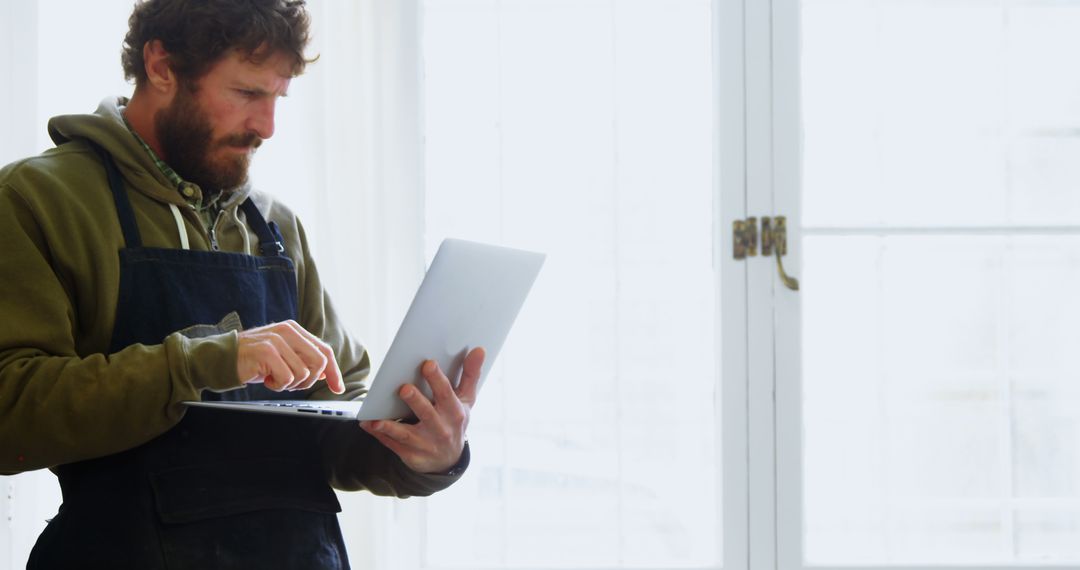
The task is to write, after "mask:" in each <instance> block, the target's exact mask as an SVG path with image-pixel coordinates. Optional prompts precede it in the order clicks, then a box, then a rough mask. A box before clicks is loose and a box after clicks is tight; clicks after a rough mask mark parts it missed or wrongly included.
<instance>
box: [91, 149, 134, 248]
mask: <svg viewBox="0 0 1080 570" xmlns="http://www.w3.org/2000/svg"><path fill="white" fill-rule="evenodd" d="M87 142H89V143H90V146H91V147H92V148H93V149H94V151H95V152H97V154H98V156H100V157H101V162H102V163H103V164H104V165H105V174H106V175H107V176H108V177H109V190H111V191H112V195H113V201H114V202H116V215H117V217H119V218H120V230H121V231H122V232H123V233H124V243H125V244H126V245H127V247H129V248H140V247H142V238H141V237H139V226H138V225H136V224H135V212H134V210H132V209H131V202H130V201H129V200H128V195H127V190H125V189H124V182H123V178H122V177H121V176H120V171H119V170H118V169H117V168H116V163H114V162H113V159H112V157H111V156H109V153H108V152H106V151H105V149H103V148H101V146H99V145H98V144H96V143H94V142H91V141H89V140H88V141H87Z"/></svg>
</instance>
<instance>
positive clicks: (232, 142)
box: [216, 133, 263, 150]
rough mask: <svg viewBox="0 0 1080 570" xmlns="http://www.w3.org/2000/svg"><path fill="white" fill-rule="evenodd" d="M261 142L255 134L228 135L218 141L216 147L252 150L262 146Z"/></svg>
mask: <svg viewBox="0 0 1080 570" xmlns="http://www.w3.org/2000/svg"><path fill="white" fill-rule="evenodd" d="M262 143H263V140H262V139H261V138H260V137H259V135H257V134H255V133H244V134H237V135H228V136H225V137H223V138H222V139H221V140H219V141H218V143H217V145H216V146H219V147H223V146H235V147H250V148H251V149H252V150H254V149H257V148H259V147H260V146H262Z"/></svg>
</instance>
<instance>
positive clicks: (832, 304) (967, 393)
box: [802, 0, 1080, 565]
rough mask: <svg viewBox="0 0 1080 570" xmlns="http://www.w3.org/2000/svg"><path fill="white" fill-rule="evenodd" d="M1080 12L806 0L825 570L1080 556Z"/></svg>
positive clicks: (927, 1)
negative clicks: (1079, 70)
mask: <svg viewBox="0 0 1080 570" xmlns="http://www.w3.org/2000/svg"><path fill="white" fill-rule="evenodd" d="M1077 25H1080V2H1077V1H1074V0H1055V1H1053V2H1042V1H1025V0H1007V1H1003V2H1002V1H990V0H804V1H803V2H802V41H803V52H802V79H803V83H802V104H803V117H804V127H805V139H804V144H805V154H804V173H805V176H804V180H803V204H804V207H805V210H804V212H803V216H802V221H803V231H804V236H805V239H804V244H803V245H804V246H805V247H804V249H805V257H804V273H805V278H804V284H805V287H804V290H803V295H804V296H803V297H802V301H803V311H804V313H803V317H804V318H803V348H804V353H803V359H804V360H803V366H804V370H803V390H804V438H805V446H804V457H803V463H804V470H805V481H804V494H803V496H804V507H805V518H804V521H805V556H806V559H807V561H809V562H811V563H815V564H847V563H858V564H870V565H873V564H894V563H895V564H901V563H907V564H923V563H925V564H941V563H944V564H949V563H956V564H989V563H1005V564H1008V563H1038V562H1067V563H1075V562H1077V561H1080V528H1078V525H1077V521H1078V519H1080V485H1077V484H1075V483H1074V482H1075V481H1077V480H1080V479H1078V476H1080V457H1078V456H1080V433H1078V429H1080V424H1078V422H1077V421H1076V420H1075V419H1074V418H1075V417H1076V414H1075V410H1076V409H1077V403H1078V402H1077V400H1078V397H1080V391H1078V390H1077V389H1075V388H1074V387H1073V385H1074V384H1076V379H1077V378H1076V375H1077V372H1076V370H1078V366H1077V365H1078V364H1080V362H1077V360H1078V358H1077V356H1076V355H1077V352H1076V350H1074V348H1073V347H1075V346H1077V343H1078V342H1080V333H1078V332H1077V331H1075V330H1074V329H1075V326H1074V323H1076V322H1077V321H1078V320H1080V302H1077V301H1075V300H1074V299H1073V297H1074V296H1072V294H1071V289H1072V288H1073V287H1074V285H1073V284H1074V283H1075V282H1076V279H1077V278H1078V277H1080V269H1077V267H1080V264H1078V263H1077V262H1078V257H1080V231H1078V230H1076V229H1075V228H1070V227H1068V226H1069V225H1072V226H1075V224H1076V221H1075V220H1076V219H1077V214H1078V213H1080V211H1078V210H1080V197H1078V194H1077V193H1076V192H1075V182H1076V179H1077V174H1080V173H1078V172H1077V171H1076V169H1077V167H1076V160H1075V156H1076V152H1077V151H1078V150H1080V148H1078V144H1080V137H1078V136H1077V135H1078V134H1080V122H1078V121H1080V98H1078V97H1077V95H1078V94H1080V80H1078V79H1077V78H1076V74H1075V73H1070V72H1069V71H1068V69H1069V66H1070V64H1071V60H1070V57H1069V55H1068V54H1070V53H1072V52H1074V51H1075V50H1076V48H1078V47H1080V39H1078V36H1077V35H1076V34H1075V30H1076V29H1077ZM1063 226H1064V227H1063Z"/></svg>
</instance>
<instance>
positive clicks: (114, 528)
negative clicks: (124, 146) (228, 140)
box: [27, 149, 348, 569]
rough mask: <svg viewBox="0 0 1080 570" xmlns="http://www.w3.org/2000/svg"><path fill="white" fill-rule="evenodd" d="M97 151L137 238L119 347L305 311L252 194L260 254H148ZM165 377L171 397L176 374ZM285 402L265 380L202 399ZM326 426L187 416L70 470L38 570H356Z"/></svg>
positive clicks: (248, 207)
mask: <svg viewBox="0 0 1080 570" xmlns="http://www.w3.org/2000/svg"><path fill="white" fill-rule="evenodd" d="M98 152H99V154H101V155H102V160H103V161H104V163H105V169H106V172H107V174H108V179H109V187H110V188H111V190H112V193H113V198H114V199H115V202H116V211H117V214H118V217H119V219H120V226H121V228H122V230H123V235H124V241H125V244H126V249H122V250H120V252H119V254H120V291H119V302H118V304H117V313H116V326H115V329H114V330H113V336H112V343H111V347H110V348H109V352H110V353H113V352H116V351H119V350H121V349H123V348H125V347H127V346H130V345H132V344H135V343H142V344H147V345H153V344H160V343H161V342H162V339H164V338H165V337H166V336H168V335H169V334H171V333H173V332H176V331H180V330H184V329H187V328H189V327H192V326H193V325H201V324H213V323H219V322H221V321H222V319H223V317H225V316H226V315H229V314H231V313H234V312H235V313H236V314H237V315H239V317H240V321H241V323H242V324H243V326H244V327H246V328H252V327H257V326H261V325H264V324H268V323H272V322H279V321H283V320H286V319H295V318H296V317H297V307H296V305H297V293H296V274H295V271H294V269H293V263H292V260H291V259H289V257H288V256H287V255H285V252H284V248H283V247H282V245H281V244H282V239H281V235H280V232H279V231H278V229H277V227H276V226H275V225H274V224H273V223H270V224H267V222H266V220H265V219H264V218H263V216H262V215H261V214H260V213H259V211H258V209H256V208H255V206H254V205H253V204H252V203H251V200H250V199H249V200H247V201H245V202H244V203H243V204H242V205H241V208H243V210H244V213H245V215H246V217H247V223H248V224H249V225H250V226H251V228H252V230H254V231H255V233H256V234H257V235H258V236H259V250H260V255H259V256H250V255H244V254H239V253H223V252H210V251H189V250H177V249H163V248H147V247H143V246H142V242H141V239H140V237H139V230H138V227H137V226H136V224H135V216H134V213H133V211H132V209H131V204H130V202H129V201H128V197H127V193H126V191H125V190H124V187H123V184H122V181H121V177H120V173H119V171H118V170H117V168H116V166H115V165H114V164H113V162H112V159H111V158H110V157H109V156H108V155H107V154H105V153H104V151H102V150H101V149H98ZM160 381H161V383H162V386H163V388H162V389H163V390H165V389H166V386H167V384H168V380H167V379H165V378H161V379H160ZM291 396H293V397H295V394H292V395H291ZM288 397H290V394H288V393H276V392H273V391H271V390H268V389H267V388H265V387H263V385H262V384H253V385H249V386H247V387H246V388H243V389H239V390H232V391H228V392H223V393H215V392H210V391H204V392H203V396H202V398H203V400H262V399H276V398H288ZM109 413H116V414H123V413H126V412H125V410H122V409H117V410H112V411H111V412H109ZM103 421H104V420H103ZM317 422H318V420H309V419H307V418H290V417H278V416H264V415H262V414H245V413H237V412H228V411H220V410H207V409H197V408H189V409H188V410H187V412H186V413H185V415H184V418H183V419H182V420H181V421H180V423H179V424H177V425H176V426H175V427H173V428H172V429H171V430H169V431H168V432H166V433H165V434H163V435H161V436H159V437H157V438H156V439H154V440H151V441H150V442H148V443H146V444H144V445H142V446H139V447H137V448H134V449H131V450H128V451H125V452H122V453H118V454H115V455H110V456H107V457H102V458H98V459H92V460H88V461H82V462H78V463H72V464H68V465H62V466H59V467H57V468H56V469H55V472H56V474H57V476H58V478H59V480H60V487H61V490H62V491H63V504H62V505H61V507H60V510H59V513H58V514H57V515H56V517H55V518H53V519H52V521H51V522H50V523H49V525H48V526H47V527H46V529H45V531H44V532H43V533H42V534H41V536H40V537H39V538H38V541H37V544H36V545H35V546H34V549H33V552H31V555H30V560H29V563H28V565H27V567H28V568H32V569H37V568H140V569H144V568H145V569H157V568H161V569H164V568H169V569H186V568H198V569H209V568H304V569H308V568H335V569H337V568H348V560H347V558H346V554H345V546H344V543H343V541H342V538H341V530H340V528H339V527H338V522H337V516H336V513H337V512H339V511H340V510H341V507H340V505H339V504H338V501H337V497H336V496H335V495H334V492H333V490H332V489H331V488H330V486H329V485H328V484H327V481H326V477H325V475H324V473H323V470H322V462H321V457H320V454H319V451H318V445H317V442H316V428H317Z"/></svg>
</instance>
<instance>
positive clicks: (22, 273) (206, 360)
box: [0, 178, 236, 474]
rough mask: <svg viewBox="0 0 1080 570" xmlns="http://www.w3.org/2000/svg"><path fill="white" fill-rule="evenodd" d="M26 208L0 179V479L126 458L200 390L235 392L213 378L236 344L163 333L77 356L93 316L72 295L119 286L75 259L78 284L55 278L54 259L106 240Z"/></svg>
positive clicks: (231, 364) (228, 337) (64, 272)
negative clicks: (158, 339) (146, 341)
mask: <svg viewBox="0 0 1080 570" xmlns="http://www.w3.org/2000/svg"><path fill="white" fill-rule="evenodd" d="M33 204H34V203H33V202H30V201H28V200H27V199H26V198H25V197H24V196H23V195H22V194H20V192H19V191H18V190H17V189H16V187H15V186H13V185H12V184H10V178H9V181H8V182H4V183H0V244H2V246H0V247H2V251H3V253H2V255H0V474H14V473H19V472H23V471H29V470H33V469H40V468H45V467H53V466H56V465H59V464H64V463H70V462H74V461H79V460H84V459H90V458H94V457H101V456H105V455H110V454H113V453H117V452H120V451H123V450H126V449H130V448H132V447H135V446H137V445H140V444H142V443H144V442H146V441H149V440H150V439H152V438H154V437H155V436H157V435H159V434H161V433H163V432H165V431H166V430H168V429H169V428H170V427H172V426H173V425H175V424H176V423H177V422H178V421H179V420H180V418H181V417H182V416H183V413H184V412H183V408H184V406H183V405H182V404H180V402H181V401H183V400H190V399H198V397H199V396H198V394H199V391H200V390H201V389H202V388H214V389H228V388H233V387H236V386H232V385H228V384H229V382H227V381H222V380H221V379H224V378H228V375H223V374H221V372H222V370H230V369H231V370H235V368H236V336H235V334H224V335H218V336H215V337H208V338H205V339H198V340H193V339H188V338H185V337H183V336H181V335H179V334H173V335H170V336H169V337H168V338H166V339H165V340H164V342H163V343H162V344H159V345H154V346H146V345H133V346H130V347H127V348H125V349H123V350H121V351H119V352H116V353H114V354H103V353H97V352H92V351H84V352H80V346H79V345H80V342H82V341H85V338H84V337H85V335H83V334H81V332H80V331H81V328H82V327H83V326H84V325H85V324H86V321H87V320H91V321H94V320H95V319H92V318H89V317H87V316H86V315H87V314H93V311H94V310H95V309H94V307H87V306H86V304H87V303H85V302H81V301H80V300H81V299H84V298H85V297H83V296H81V295H80V291H79V290H80V289H83V291H82V293H83V294H84V295H85V290H86V289H90V288H96V287H102V286H104V287H106V288H107V287H109V286H113V287H115V285H116V282H118V280H119V277H118V275H113V273H114V272H115V269H112V270H110V268H106V267H102V263H101V262H100V260H94V259H82V258H85V257H87V256H85V255H76V256H73V257H78V258H80V259H82V260H81V261H80V263H84V264H85V267H83V268H82V269H83V270H84V271H85V272H86V274H85V275H83V276H82V278H83V280H81V281H80V279H79V278H77V277H76V276H75V275H74V274H73V271H70V269H71V268H65V269H60V268H61V267H62V266H64V264H65V263H66V261H59V258H61V257H64V258H65V259H66V258H67V257H70V256H71V255H70V254H69V253H68V252H60V251H58V250H59V249H61V248H63V247H71V246H70V244H71V243H77V242H78V240H80V239H85V240H91V241H95V240H100V241H105V242H106V243H107V242H108V239H109V238H108V236H102V235H97V236H88V235H81V234H79V233H78V230H77V229H75V228H74V227H72V224H71V223H70V220H66V219H63V218H62V217H61V218H59V219H57V218H56V217H50V216H48V215H46V214H45V213H44V212H43V211H42V210H41V209H40V208H37V207H35V206H34V205H33ZM70 209H71V208H69V210H70ZM58 236H59V237H58ZM100 241H99V242H98V243H99V245H98V246H99V247H103V248H107V247H108V246H107V245H101V244H100ZM111 255H112V257H113V258H115V249H113V250H112V254H111ZM95 272H96V273H95ZM92 282H93V283H94V285H91V283H92ZM102 282H104V285H103V284H102ZM114 290H115V289H114ZM113 294H115V293H113ZM90 304H93V303H90ZM80 311H81V312H80ZM83 344H85V343H84V342H83ZM232 376H235V372H234V373H233V375H232ZM200 379H217V381H218V382H222V385H215V386H208V385H206V384H203V383H202V381H201V380H200Z"/></svg>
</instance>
